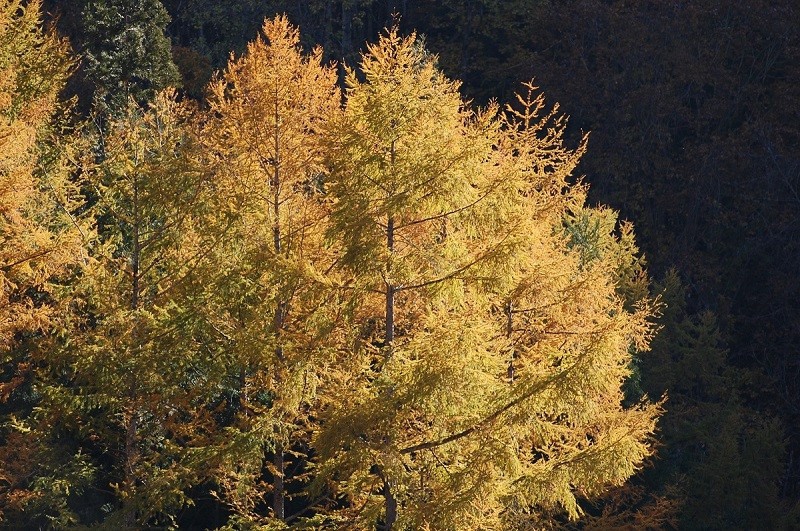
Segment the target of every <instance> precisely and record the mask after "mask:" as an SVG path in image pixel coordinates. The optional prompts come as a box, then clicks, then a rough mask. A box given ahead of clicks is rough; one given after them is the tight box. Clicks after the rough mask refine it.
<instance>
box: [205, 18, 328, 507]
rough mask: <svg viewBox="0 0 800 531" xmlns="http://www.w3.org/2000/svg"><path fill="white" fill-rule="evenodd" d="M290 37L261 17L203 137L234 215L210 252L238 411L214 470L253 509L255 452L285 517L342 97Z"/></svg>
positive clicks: (323, 302)
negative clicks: (327, 152)
mask: <svg viewBox="0 0 800 531" xmlns="http://www.w3.org/2000/svg"><path fill="white" fill-rule="evenodd" d="M299 40H300V39H299V32H298V30H297V28H295V27H293V26H292V25H291V24H289V22H288V19H287V18H286V17H285V16H279V17H276V18H274V19H271V20H266V21H265V22H264V25H263V27H262V30H261V33H260V35H259V36H258V38H257V39H256V40H254V41H253V42H251V43H250V44H249V45H248V47H247V51H246V52H245V54H244V55H243V56H242V57H241V58H238V59H234V58H231V60H230V62H229V64H228V67H227V69H226V71H225V72H224V74H223V75H222V76H220V78H219V79H217V80H216V81H215V82H212V84H211V85H210V94H209V113H210V115H211V116H212V118H211V119H210V121H209V125H208V128H207V134H206V141H207V142H208V145H209V150H210V151H212V152H213V153H215V156H216V162H215V164H216V168H217V177H216V179H217V185H218V186H219V188H220V193H221V195H222V196H223V197H226V198H228V200H229V201H230V202H231V204H235V205H236V216H237V223H236V225H235V240H234V241H233V245H231V246H229V247H227V248H226V253H227V254H226V255H225V256H224V257H221V258H220V260H221V262H222V263H224V264H225V268H226V270H227V271H228V274H227V275H226V276H225V277H224V278H223V279H222V280H221V283H220V285H219V287H218V295H219V296H221V297H223V298H224V300H222V299H221V302H220V308H221V311H220V312H219V313H218V314H217V318H216V319H217V321H216V322H217V327H218V328H219V330H220V331H224V334H225V337H227V338H228V340H229V342H230V345H229V348H230V349H231V351H232V352H233V353H234V354H233V357H232V370H235V371H236V372H238V374H237V375H236V376H237V377H238V380H239V381H238V383H237V384H236V385H235V387H236V394H237V395H238V397H239V403H238V404H235V407H234V409H235V410H236V415H237V421H236V423H235V424H234V426H232V427H231V428H230V429H229V430H228V432H227V437H228V440H229V441H230V442H231V445H230V448H231V449H232V451H233V452H234V453H233V454H231V456H230V457H231V459H230V462H229V466H228V470H227V471H226V472H224V475H225V476H226V477H228V480H227V481H225V484H227V485H231V488H229V489H227V492H228V493H229V497H228V499H227V502H228V503H230V504H232V505H233V506H234V507H236V510H237V511H240V512H241V513H243V516H246V515H252V516H253V518H256V519H258V518H259V517H258V516H257V515H256V514H255V513H254V512H253V511H254V507H255V501H256V500H257V499H259V498H260V497H263V496H264V495H265V494H266V493H265V492H264V489H261V488H260V487H258V485H259V482H258V478H259V477H260V476H261V471H262V467H263V466H264V460H265V458H266V454H272V457H271V463H268V464H267V467H268V469H269V472H270V474H271V476H272V478H273V479H272V484H271V486H270V489H271V491H272V504H271V505H272V516H273V517H274V518H276V519H278V520H283V519H284V517H285V497H286V491H287V486H286V485H285V484H284V475H285V469H286V466H285V455H286V454H287V453H288V452H293V453H295V455H297V451H298V450H299V449H300V447H299V445H302V444H304V443H303V441H304V440H306V441H307V439H308V437H307V436H305V435H304V434H305V433H307V432H308V430H309V424H308V421H307V419H308V416H309V412H310V411H311V409H312V408H313V403H314V389H315V387H316V384H315V382H316V380H317V377H318V375H319V374H320V373H321V368H322V367H323V366H324V364H325V362H324V359H323V354H324V352H325V348H324V345H325V344H328V343H329V342H330V338H331V337H332V336H331V323H332V321H331V319H335V315H334V314H335V311H334V312H333V313H331V310H334V309H335V306H336V305H335V303H334V302H335V298H336V292H335V291H334V290H332V286H331V284H330V282H329V281H328V280H326V275H327V274H328V273H329V272H330V269H331V265H332V264H333V262H334V260H335V256H334V255H333V253H332V251H331V250H330V245H328V243H327V242H326V241H325V235H326V227H327V224H328V210H329V207H328V204H327V201H326V200H325V199H324V197H323V186H324V175H323V172H324V167H323V164H322V162H323V144H322V141H321V138H322V136H321V135H322V132H323V131H324V130H325V129H326V124H327V122H328V121H329V120H331V119H333V118H334V117H336V116H337V114H338V113H339V112H340V102H341V96H340V93H339V90H338V89H337V87H336V72H335V69H334V68H333V67H331V66H324V65H323V64H322V50H321V49H319V48H316V49H314V50H312V51H311V52H310V53H308V54H306V53H304V52H303V50H302V49H301V47H300V45H299ZM332 297H333V298H332ZM245 441H248V442H247V443H245ZM243 446H246V447H247V448H249V449H250V450H251V451H248V452H242V451H241V448H242V447H243ZM298 458H299V459H302V457H298ZM244 485H251V487H252V488H250V489H248V488H244V487H243V486H244ZM294 490H297V489H294Z"/></svg>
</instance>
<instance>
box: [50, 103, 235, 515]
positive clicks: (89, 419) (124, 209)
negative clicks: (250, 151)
mask: <svg viewBox="0 0 800 531" xmlns="http://www.w3.org/2000/svg"><path fill="white" fill-rule="evenodd" d="M193 116H194V115H193V113H192V112H191V109H190V108H189V107H188V106H187V105H185V104H181V103H178V102H177V101H176V100H175V94H174V92H173V91H166V92H163V93H161V94H159V95H158V96H157V97H156V98H155V100H154V101H153V103H152V104H150V105H148V106H147V107H146V108H142V107H140V106H139V105H138V104H136V103H135V102H134V101H132V100H131V101H130V102H129V105H128V107H127V111H126V112H125V114H124V115H121V116H119V117H118V118H115V119H112V120H110V121H109V122H108V123H107V127H106V132H105V133H104V134H102V137H101V138H99V139H97V140H96V142H97V143H102V152H103V156H102V158H101V159H100V160H99V161H98V160H96V158H95V156H94V154H93V153H87V155H86V159H87V160H85V166H84V181H85V183H84V187H85V189H87V190H88V192H87V193H91V194H92V196H93V201H94V204H93V205H92V207H91V213H92V215H93V216H94V219H95V220H96V224H97V233H98V237H97V239H96V240H94V241H93V242H92V245H91V247H90V255H89V258H88V260H87V262H86V264H85V266H84V267H83V270H82V274H81V276H80V277H79V278H78V279H77V280H76V281H75V283H74V285H73V287H72V290H71V293H70V302H71V305H72V307H73V308H74V309H75V310H74V312H73V313H74V316H73V317H72V322H71V324H70V326H69V327H68V328H66V329H65V331H64V334H65V335H66V340H65V341H64V344H63V345H61V346H60V348H58V349H54V351H53V352H52V353H51V354H50V355H51V362H50V363H51V367H52V372H53V376H52V378H51V380H50V381H49V382H48V385H46V386H43V387H42V389H41V393H42V394H43V396H44V398H43V407H42V410H41V413H40V415H39V417H40V418H39V422H40V423H41V424H43V425H49V426H51V429H53V430H59V432H60V433H62V434H63V437H64V438H67V439H68V440H70V439H71V440H74V441H75V444H76V445H78V446H79V447H80V448H81V454H82V455H83V457H84V459H86V460H88V461H89V464H90V465H91V466H92V467H93V474H94V476H95V480H94V481H95V485H97V487H98V488H99V489H102V490H103V491H105V492H107V493H108V494H107V495H106V497H105V498H104V499H100V500H95V501H94V503H96V504H97V505H98V507H92V508H91V509H92V510H91V511H90V510H89V508H88V507H86V508H85V509H86V513H87V515H86V516H85V519H88V520H90V521H91V520H97V519H103V521H104V523H105V524H106V525H109V526H120V527H123V526H127V527H132V526H135V525H139V524H141V525H147V524H154V523H162V524H169V523H170V522H171V521H172V519H173V518H174V516H175V514H176V511H178V510H180V509H181V508H183V507H184V506H185V505H186V504H188V503H190V502H189V500H188V498H187V497H186V492H185V490H186V489H188V488H189V487H191V486H192V485H194V484H196V483H198V482H200V481H201V480H202V474H203V472H202V470H201V468H202V467H203V466H204V464H203V463H202V462H199V461H198V460H197V459H194V454H192V451H191V450H192V448H191V446H192V445H193V444H195V443H197V444H200V445H202V444H203V442H204V441H202V440H201V441H200V442H199V443H198V442H197V441H198V437H199V436H198V434H201V435H202V434H203V433H205V432H206V431H208V430H213V421H212V420H210V419H208V418H207V417H208V415H207V410H206V406H207V402H208V397H213V396H214V393H215V392H216V390H217V389H218V382H219V379H220V376H219V375H220V374H222V372H223V368H222V367H221V363H222V360H220V359H218V358H217V357H216V353H217V350H216V344H215V343H214V338H213V337H211V336H210V334H209V333H208V330H209V326H208V325H207V324H206V321H205V317H204V316H205V305H206V303H205V299H204V294H205V288H206V286H207V284H208V283H209V278H210V277H213V274H215V272H216V268H215V266H214V265H213V264H212V263H211V262H210V260H209V257H210V256H211V254H212V252H213V249H214V247H215V246H216V245H218V244H219V242H220V241H221V240H222V238H223V237H224V234H225V230H226V227H227V226H228V222H227V218H226V214H225V211H224V209H221V208H220V207H219V205H217V204H216V203H214V201H213V198H214V197H215V196H214V194H213V193H212V188H211V186H210V179H209V172H206V171H205V170H204V169H203V165H202V164H201V162H200V161H201V157H200V153H201V151H200V149H199V143H198V141H197V136H196V134H195V131H194V130H193V128H192V126H191V124H192V123H193V122H194V121H195V120H194V118H193ZM99 149H100V148H98V150H99ZM207 426H211V427H207ZM85 503H86V504H87V505H89V502H88V501H87V500H85Z"/></svg>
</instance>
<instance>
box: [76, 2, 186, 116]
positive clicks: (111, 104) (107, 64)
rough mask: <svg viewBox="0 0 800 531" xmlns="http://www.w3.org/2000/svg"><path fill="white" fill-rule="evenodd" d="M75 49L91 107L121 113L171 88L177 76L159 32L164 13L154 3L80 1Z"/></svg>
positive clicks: (164, 23)
mask: <svg viewBox="0 0 800 531" xmlns="http://www.w3.org/2000/svg"><path fill="white" fill-rule="evenodd" d="M80 5H81V6H82V10H81V15H80V25H81V31H80V33H79V39H78V41H79V42H78V43H77V44H78V45H79V49H80V50H81V52H82V54H83V56H84V58H85V69H86V74H87V77H88V78H89V80H90V82H91V84H92V85H93V89H94V103H95V106H96V107H99V108H100V109H103V110H110V111H111V112H121V113H123V114H124V112H125V109H126V107H127V104H128V98H130V97H133V98H134V100H136V101H137V102H138V103H140V104H143V103H146V102H147V101H150V100H151V99H152V98H153V97H154V96H155V94H156V93H157V92H158V91H160V90H162V89H164V88H166V87H169V86H175V85H176V84H177V83H178V81H179V79H180V77H179V75H178V70H177V67H176V66H175V64H174V63H173V62H172V56H171V52H170V42H169V39H168V38H167V37H166V36H165V35H164V30H165V28H166V26H167V24H168V23H169V14H168V13H167V11H166V9H164V6H163V5H162V4H161V2H160V1H159V0H82V1H81V4H80Z"/></svg>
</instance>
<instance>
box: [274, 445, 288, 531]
mask: <svg viewBox="0 0 800 531" xmlns="http://www.w3.org/2000/svg"><path fill="white" fill-rule="evenodd" d="M272 464H273V465H275V472H274V479H273V480H272V512H273V514H274V516H275V518H277V519H278V520H283V519H284V518H285V505H286V494H285V489H284V486H283V470H284V463H283V446H282V445H280V444H278V445H276V446H275V457H274V458H273V460H272Z"/></svg>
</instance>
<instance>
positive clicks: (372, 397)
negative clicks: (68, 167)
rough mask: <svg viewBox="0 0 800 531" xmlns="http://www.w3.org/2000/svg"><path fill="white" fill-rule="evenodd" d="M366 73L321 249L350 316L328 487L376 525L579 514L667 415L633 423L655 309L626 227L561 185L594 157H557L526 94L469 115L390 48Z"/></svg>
mask: <svg viewBox="0 0 800 531" xmlns="http://www.w3.org/2000/svg"><path fill="white" fill-rule="evenodd" d="M360 74H361V75H363V78H362V77H359V75H358V74H356V72H355V71H350V72H349V73H348V75H347V92H346V105H345V112H344V114H343V116H342V117H341V118H340V119H338V120H336V121H335V122H334V123H333V125H332V127H331V130H330V133H329V135H330V136H329V142H330V144H329V147H328V149H327V155H328V164H329V171H330V177H329V179H328V181H326V188H327V189H328V190H329V191H330V194H331V196H332V197H333V201H334V204H333V211H332V216H331V220H332V221H331V227H330V229H329V234H330V237H331V239H332V240H336V241H339V242H341V245H342V256H341V259H340V261H339V262H338V264H337V265H338V266H339V267H340V268H341V269H342V271H343V272H344V273H343V274H349V275H352V276H353V281H352V284H351V286H352V288H353V289H354V291H355V296H354V298H355V299H356V300H357V301H358V303H357V304H356V308H355V309H354V311H353V315H354V319H353V321H352V322H351V327H350V333H351V338H352V339H351V340H350V341H349V342H348V343H345V344H342V345H341V351H340V359H339V363H338V364H337V368H338V371H335V372H333V373H332V374H333V376H332V377H331V378H330V379H329V380H328V381H326V385H327V386H329V387H327V388H326V389H325V392H326V393H327V394H328V395H329V396H331V397H336V398H335V400H331V401H330V402H329V403H328V408H327V409H326V410H325V412H324V415H323V421H322V422H321V425H320V429H319V432H318V434H317V437H316V438H315V449H316V450H317V452H318V455H319V458H320V464H319V472H320V475H319V477H318V485H320V486H321V485H322V484H323V483H324V482H325V481H328V482H329V484H328V488H337V489H339V493H340V495H341V496H343V497H344V498H343V501H342V503H343V505H344V509H342V510H340V511H334V512H335V513H336V515H337V516H339V517H341V518H347V519H354V520H355V521H356V522H358V523H359V524H358V525H359V526H360V527H364V528H367V527H371V526H374V525H375V523H376V522H380V523H381V525H382V526H383V528H384V529H394V528H409V529H412V528H413V529H419V528H436V529H444V528H447V529H498V528H510V529H519V528H524V527H525V526H535V525H537V522H538V521H539V519H540V518H543V517H545V515H547V514H548V511H556V510H558V511H563V510H566V511H567V513H568V514H569V516H570V517H572V518H574V517H577V516H578V514H579V513H580V507H579V506H578V502H577V499H576V496H578V495H584V496H592V495H594V494H597V493H600V492H602V491H603V490H604V489H605V488H606V487H608V486H611V485H618V484H620V483H622V482H623V481H625V479H627V478H628V477H629V476H630V475H632V474H633V472H634V471H635V470H636V468H637V467H638V466H639V465H640V464H641V463H642V461H643V459H644V458H645V457H646V456H648V455H649V454H650V453H651V449H650V437H651V435H652V432H653V429H654V424H655V418H656V417H657V415H658V407H657V406H653V405H646V404H641V405H636V406H634V407H631V408H625V407H623V398H624V396H623V391H622V385H623V382H624V381H625V379H626V378H627V376H628V375H629V373H630V369H629V364H630V361H631V354H632V352H633V351H634V350H635V349H638V350H644V349H646V348H647V344H648V340H649V337H650V333H651V325H650V322H649V317H650V316H652V313H653V304H652V301H650V299H649V298H648V297H647V294H646V291H645V293H639V295H638V296H636V297H633V299H632V300H631V297H629V296H627V294H626V293H624V292H625V291H631V290H632V288H633V286H634V285H635V284H636V283H637V282H636V281H635V279H631V278H630V274H631V273H635V272H636V271H637V267H636V263H637V261H636V257H635V253H636V252H637V250H636V249H635V246H633V245H632V233H631V231H630V227H629V226H627V225H624V226H623V228H622V231H621V233H620V235H619V236H617V235H615V234H616V233H615V225H616V219H615V218H613V216H612V220H613V221H612V223H611V226H608V224H606V223H599V222H597V220H596V219H595V218H598V217H600V218H603V219H605V218H607V217H608V216H607V215H605V214H604V213H603V211H595V210H592V209H587V208H586V207H584V206H583V202H584V199H585V192H584V188H583V187H582V186H580V185H570V184H569V180H568V178H569V176H570V175H571V173H572V172H573V170H574V168H575V166H576V164H577V162H578V160H579V158H580V156H581V154H582V153H583V151H584V144H583V143H582V144H581V145H580V146H579V147H578V148H577V149H574V150H570V149H568V148H566V147H565V146H564V145H563V140H562V138H563V133H564V124H565V120H564V119H563V118H561V117H559V116H558V114H557V109H554V110H553V111H551V112H543V110H544V108H545V105H544V101H543V99H542V98H541V97H535V95H534V94H533V88H532V87H529V88H530V89H531V91H530V92H529V93H528V95H527V96H526V97H521V98H520V101H519V104H520V105H518V106H517V107H516V110H515V109H513V108H509V109H508V110H507V112H505V113H498V112H497V110H496V109H495V108H494V107H490V108H489V109H487V110H486V111H483V112H474V111H471V110H470V109H469V106H468V104H467V103H466V102H464V101H463V100H462V99H461V97H460V96H459V93H458V84H457V83H455V82H452V81H449V80H447V79H446V78H445V77H444V76H443V75H442V74H441V73H440V72H439V71H438V70H437V68H436V66H435V58H434V57H431V56H429V55H428V54H427V53H426V52H425V50H424V49H423V48H422V46H421V45H420V43H419V41H417V40H416V38H415V36H413V35H412V36H410V37H407V38H403V37H400V36H399V35H398V33H397V30H396V29H392V30H389V31H388V32H387V33H386V34H385V35H384V36H382V37H381V39H380V40H379V42H378V43H377V44H375V45H372V46H370V47H369V48H368V51H367V53H366V54H364V55H363V57H362V61H361V65H360ZM362 79H363V80H362ZM604 216H605V217H604ZM583 217H586V218H587V219H588V221H587V223H586V226H587V227H588V229H589V230H586V231H581V230H579V229H578V228H576V227H579V228H583V225H582V224H577V225H576V224H575V223H574V222H573V221H572V220H573V219H582V218H583ZM320 488H322V487H320Z"/></svg>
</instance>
